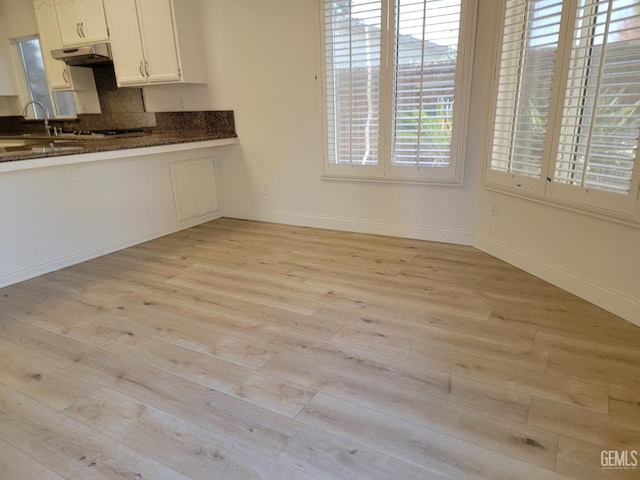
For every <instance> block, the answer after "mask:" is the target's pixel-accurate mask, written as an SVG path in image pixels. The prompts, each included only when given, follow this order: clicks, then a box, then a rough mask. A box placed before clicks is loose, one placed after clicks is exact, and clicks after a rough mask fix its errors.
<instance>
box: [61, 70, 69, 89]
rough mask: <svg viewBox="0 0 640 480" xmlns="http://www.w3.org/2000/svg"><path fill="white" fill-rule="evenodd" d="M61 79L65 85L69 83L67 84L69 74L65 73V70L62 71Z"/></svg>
mask: <svg viewBox="0 0 640 480" xmlns="http://www.w3.org/2000/svg"><path fill="white" fill-rule="evenodd" d="M62 79H63V80H64V83H66V84H67V85H69V84H70V82H69V72H68V71H67V69H66V68H65V69H64V70H63V71H62Z"/></svg>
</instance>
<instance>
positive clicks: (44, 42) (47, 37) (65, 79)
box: [33, 0, 72, 90]
mask: <svg viewBox="0 0 640 480" xmlns="http://www.w3.org/2000/svg"><path fill="white" fill-rule="evenodd" d="M33 8H34V9H35V12H36V21H37V23H38V32H39V33H40V49H41V50H42V60H43V62H44V69H45V72H46V75H47V80H48V82H49V87H50V88H51V89H52V90H71V88H72V85H71V76H70V75H69V67H68V66H67V64H66V63H64V62H61V61H59V60H54V59H53V57H51V50H56V49H58V48H62V43H61V41H60V33H59V32H58V22H57V19H56V12H55V10H54V7H53V0H35V1H34V2H33Z"/></svg>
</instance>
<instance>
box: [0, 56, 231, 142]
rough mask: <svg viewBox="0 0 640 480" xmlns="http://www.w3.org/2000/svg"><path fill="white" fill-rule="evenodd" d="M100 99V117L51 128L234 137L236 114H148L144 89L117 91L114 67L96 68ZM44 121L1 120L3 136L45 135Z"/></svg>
mask: <svg viewBox="0 0 640 480" xmlns="http://www.w3.org/2000/svg"><path fill="white" fill-rule="evenodd" d="M93 74H94V77H95V80H96V89H97V91H98V98H99V100H100V110H101V111H102V113H100V114H78V116H77V118H76V119H73V120H62V119H60V120H56V119H52V120H49V123H50V124H51V125H52V126H57V127H58V128H62V129H63V130H64V131H68V132H72V131H78V130H90V131H96V130H145V131H147V132H158V133H167V132H176V133H181V132H183V133H194V132H201V133H204V134H216V135H221V136H224V137H234V136H236V132H235V120H234V115H233V111H231V110H224V111H191V112H156V113H153V112H146V111H145V105H144V96H143V94H142V89H141V88H132V87H126V88H118V86H117V83H116V76H115V72H114V70H113V65H111V64H110V65H106V66H105V65H99V66H94V67H93ZM43 132H44V126H43V121H42V120H24V119H23V118H22V117H21V116H10V117H0V133H8V134H12V133H43Z"/></svg>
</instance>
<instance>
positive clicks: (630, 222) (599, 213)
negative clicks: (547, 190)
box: [483, 181, 640, 228]
mask: <svg viewBox="0 0 640 480" xmlns="http://www.w3.org/2000/svg"><path fill="white" fill-rule="evenodd" d="M483 187H484V188H485V189H486V190H489V191H491V192H496V193H501V194H503V195H509V196H511V197H516V198H520V199H522V200H527V201H530V202H534V203H537V204H540V205H545V206H548V207H553V208H559V209H561V210H565V211H569V212H572V213H577V214H580V215H586V216H588V217H592V218H597V219H599V220H605V221H608V222H613V223H618V224H622V225H626V226H628V227H633V228H640V208H636V213H635V214H633V215H625V214H624V213H617V212H614V211H610V210H605V209H599V208H595V207H590V206H588V205H583V204H579V203H572V202H567V201H561V200H557V199H549V198H546V197H540V196H538V195H535V194H532V193H527V192H524V191H521V190H515V189H511V188H508V187H505V186H504V185H500V184H494V183H490V182H486V181H485V182H484V183H483Z"/></svg>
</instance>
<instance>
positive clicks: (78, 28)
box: [76, 22, 82, 38]
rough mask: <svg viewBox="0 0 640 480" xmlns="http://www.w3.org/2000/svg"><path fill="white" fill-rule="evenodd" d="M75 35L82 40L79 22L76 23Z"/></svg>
mask: <svg viewBox="0 0 640 480" xmlns="http://www.w3.org/2000/svg"><path fill="white" fill-rule="evenodd" d="M76 33H77V34H78V36H79V37H80V38H82V32H81V31H80V22H78V23H76Z"/></svg>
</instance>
